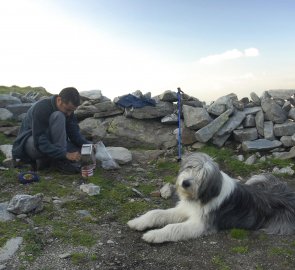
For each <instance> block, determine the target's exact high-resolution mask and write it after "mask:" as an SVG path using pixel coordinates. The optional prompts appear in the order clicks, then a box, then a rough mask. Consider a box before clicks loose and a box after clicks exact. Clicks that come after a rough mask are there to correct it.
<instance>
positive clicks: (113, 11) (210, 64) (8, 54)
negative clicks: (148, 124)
mask: <svg viewBox="0 0 295 270" xmlns="http://www.w3.org/2000/svg"><path fill="white" fill-rule="evenodd" d="M0 10H1V13H2V15H1V17H0V36H1V42H0V62H2V64H0V74H1V76H0V85H8V86H9V85H19V86H27V85H30V86H43V87H45V88H46V89H47V90H48V91H50V92H51V93H57V92H59V91H60V90H61V89H62V88H63V87H67V86H70V85H71V86H75V87H77V88H78V90H80V91H82V90H92V89H100V90H101V91H102V93H103V94H104V95H105V96H107V97H110V98H114V97H116V96H119V95H123V94H127V93H131V92H133V91H135V90H141V91H142V92H143V93H145V92H152V95H156V94H159V93H162V92H163V91H165V90H175V91H176V89H177V87H181V88H182V90H183V91H184V92H186V93H188V94H190V95H193V96H195V97H197V98H199V99H201V100H205V101H210V100H215V99H217V98H218V97H220V96H222V95H225V94H229V93H231V92H234V93H236V94H238V97H239V98H242V97H244V96H249V94H250V92H252V91H254V92H256V93H257V94H261V93H262V92H263V91H264V90H267V89H290V88H291V89H294V88H295V82H294V70H295V68H294V66H295V52H294V48H295V46H294V45H295V35H294V34H293V32H294V29H295V19H294V15H293V14H294V11H295V1H293V0H281V1H279V0H268V1H267V0H248V1H231V0H224V1H223V0H202V1H201V0H194V1H193V0H96V1H95V0H83V1H82V0H80V1H77V0H39V1H38V0H10V1H6V0H0Z"/></svg>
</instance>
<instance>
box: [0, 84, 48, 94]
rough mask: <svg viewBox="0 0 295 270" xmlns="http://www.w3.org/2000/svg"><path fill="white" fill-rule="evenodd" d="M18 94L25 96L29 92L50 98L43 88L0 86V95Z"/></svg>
mask: <svg viewBox="0 0 295 270" xmlns="http://www.w3.org/2000/svg"><path fill="white" fill-rule="evenodd" d="M13 92H14V93H20V94H22V95H24V94H27V93H29V92H37V93H40V94H41V95H42V96H43V95H44V96H50V95H51V94H50V93H49V92H47V91H46V89H45V88H43V87H31V86H26V87H20V86H16V85H13V86H3V85H0V93H1V94H10V93H13Z"/></svg>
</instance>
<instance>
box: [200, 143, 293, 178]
mask: <svg viewBox="0 0 295 270" xmlns="http://www.w3.org/2000/svg"><path fill="white" fill-rule="evenodd" d="M200 152H203V153H206V154H208V155H209V156H211V157H212V158H213V159H214V160H215V162H217V163H218V165H219V167H220V168H221V169H222V170H223V171H226V172H230V173H231V174H232V175H233V176H242V177H245V176H250V175H252V174H254V173H260V172H261V171H266V170H270V171H272V169H273V168H274V167H275V166H277V167H280V168H283V167H287V166H290V165H291V168H292V169H293V170H294V169H295V165H294V163H291V162H290V160H281V159H276V158H269V159H267V160H266V161H262V162H256V163H255V164H253V165H247V164H245V163H244V162H242V161H239V160H237V159H235V156H236V155H237V154H236V153H235V152H234V151H233V150H232V149H230V148H221V149H219V148H217V147H215V146H212V145H210V144H208V145H205V146H204V147H202V148H201V149H200ZM280 176H283V175H280Z"/></svg>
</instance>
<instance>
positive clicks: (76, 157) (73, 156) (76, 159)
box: [66, 152, 81, 161]
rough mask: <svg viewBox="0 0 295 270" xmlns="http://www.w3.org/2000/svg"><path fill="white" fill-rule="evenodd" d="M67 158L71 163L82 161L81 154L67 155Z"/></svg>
mask: <svg viewBox="0 0 295 270" xmlns="http://www.w3.org/2000/svg"><path fill="white" fill-rule="evenodd" d="M66 158H67V159H68V160H71V161H79V160H80V159H81V154H80V153H79V152H72V153H67V154H66Z"/></svg>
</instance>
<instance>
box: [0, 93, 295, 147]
mask: <svg viewBox="0 0 295 270" xmlns="http://www.w3.org/2000/svg"><path fill="white" fill-rule="evenodd" d="M294 94H295V90H269V91H265V92H264V93H263V94H262V96H261V97H258V96H257V95H256V94H255V93H254V92H252V93H250V97H251V98H250V99H249V98H242V99H241V100H238V98H237V95H236V94H233V93H231V94H228V95H226V96H222V97H220V98H218V99H217V100H216V101H214V102H213V103H212V104H205V103H204V102H201V101H200V100H198V99H197V98H195V97H191V96H188V95H186V94H182V95H181V106H180V107H181V112H180V116H181V122H180V127H181V141H182V143H183V144H184V145H192V144H194V143H196V142H201V143H207V142H212V143H213V144H214V145H216V146H218V147H222V146H223V145H225V144H228V143H231V142H233V141H235V142H238V143H240V144H241V146H242V149H243V150H244V151H266V150H267V151H269V150H272V149H276V150H280V151H282V150H284V151H289V150H290V148H291V149H292V147H293V146H294V145H295V135H294V133H295V122H294V120H295V107H294V105H295V99H294ZM80 95H81V100H82V104H81V105H80V106H79V107H78V109H77V110H76V112H75V114H76V116H77V118H78V120H79V125H80V128H81V132H82V133H83V134H84V135H85V136H86V137H87V138H88V139H91V140H92V141H94V142H95V141H99V140H102V141H103V142H104V143H105V144H106V145H109V146H123V147H127V148H128V147H129V148H130V147H132V148H135V147H141V148H142V147H146V148H147V149H168V148H171V147H174V146H176V145H177V139H178V138H179V132H178V126H179V124H178V106H177V105H178V104H177V102H178V98H177V92H173V91H170V90H168V91H165V92H164V93H163V94H161V95H159V96H156V97H152V98H151V94H150V93H147V94H145V95H143V94H142V93H141V92H140V91H136V92H135V93H132V95H130V94H128V97H127V95H125V96H121V97H118V98H115V99H114V100H113V101H111V100H110V99H108V98H107V97H105V96H103V95H102V93H101V91H99V90H93V91H84V92H81V93H80ZM40 98H42V97H39V96H38V94H36V93H30V94H27V95H25V96H19V94H17V93H12V94H10V95H0V119H1V120H9V119H16V120H18V121H21V120H22V118H23V117H24V115H25V113H26V111H27V110H28V109H29V108H30V106H32V104H33V103H34V102H36V101H37V100H38V99H40ZM124 98H126V99H127V98H128V102H129V103H128V102H127V103H126V104H127V105H125V106H122V105H118V104H121V101H122V100H124ZM129 98H131V100H129ZM151 100H152V101H154V102H155V104H154V106H153V105H151V104H152V103H150V104H149V101H151ZM141 105H148V106H143V107H140V106H141Z"/></svg>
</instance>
